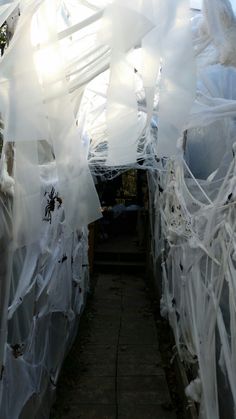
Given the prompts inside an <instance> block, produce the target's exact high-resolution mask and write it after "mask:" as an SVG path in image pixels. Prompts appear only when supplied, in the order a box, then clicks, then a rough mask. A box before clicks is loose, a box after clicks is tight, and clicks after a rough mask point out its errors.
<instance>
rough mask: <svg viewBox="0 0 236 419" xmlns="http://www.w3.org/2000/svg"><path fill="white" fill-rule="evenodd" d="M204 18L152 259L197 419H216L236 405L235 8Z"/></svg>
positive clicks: (156, 216) (163, 164)
mask: <svg viewBox="0 0 236 419" xmlns="http://www.w3.org/2000/svg"><path fill="white" fill-rule="evenodd" d="M204 10H205V12H204V13H203V15H199V16H195V17H194V18H193V20H192V28H193V42H194V49H195V58H196V68H197V91H196V99H195V102H194V104H193V106H192V109H191V112H190V116H189V119H188V123H187V125H186V128H187V131H186V132H185V134H184V136H183V140H182V141H179V146H180V147H179V153H178V154H177V155H176V157H175V158H174V159H169V160H166V159H162V160H161V161H160V163H159V171H158V172H156V173H152V172H150V173H151V174H150V197H151V203H152V211H151V222H152V230H153V247H152V254H153V258H154V265H155V266H157V264H158V263H161V266H162V293H163V294H162V300H161V311H162V314H163V315H164V316H167V317H168V319H169V321H170V324H171V326H172V328H173V331H174V335H175V340H176V348H177V350H178V353H179V354H180V357H181V359H182V360H183V362H184V364H185V365H187V366H188V367H190V368H191V367H192V368H191V369H192V373H193V381H192V382H191V383H190V385H189V386H188V387H187V389H186V394H187V395H188V396H189V397H190V398H192V400H194V401H196V402H198V403H199V404H200V407H199V418H201V419H212V418H216V419H219V418H226V417H230V418H234V417H235V407H236V397H235V396H236V394H235V388H236V387H235V384H236V383H235V377H236V370H235V356H236V346H235V314H236V305H235V295H236V294H235V227H236V223H235V179H236V178H235V175H236V172H235V168H236V166H235V164H236V162H235V148H236V129H235V128H236V126H235V117H236V100H235V99H236V97H235V85H236V71H235V54H234V48H235V42H234V36H235V31H236V20H235V17H234V14H233V11H232V8H231V6H230V2H228V1H223V0H222V1H216V2H208V1H205V4H204ZM183 149H184V152H183ZM158 261H159V262H158Z"/></svg>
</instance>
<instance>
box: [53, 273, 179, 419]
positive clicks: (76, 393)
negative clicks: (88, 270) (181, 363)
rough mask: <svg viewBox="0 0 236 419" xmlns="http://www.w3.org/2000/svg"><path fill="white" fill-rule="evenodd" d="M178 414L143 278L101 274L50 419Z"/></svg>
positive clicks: (170, 418) (148, 418) (163, 418)
mask: <svg viewBox="0 0 236 419" xmlns="http://www.w3.org/2000/svg"><path fill="white" fill-rule="evenodd" d="M59 418H60V419H61V418H63V419H176V415H175V412H174V410H173V407H172V404H171V400H170V396H169V391H168V387H167V383H166V378H165V373H164V370H163V367H162V365H161V356H160V352H159V348H158V337H157V330H156V325H155V320H154V315H153V312H152V305H151V301H150V299H149V297H148V293H147V289H146V285H145V282H144V280H143V279H142V277H139V276H137V275H135V276H134V275H126V274H114V275H112V274H99V276H98V280H97V283H96V287H95V290H94V295H93V297H92V298H91V300H90V302H89V304H88V308H87V309H86V312H85V315H84V316H83V320H82V322H81V325H80V328H79V335H78V337H77V342H75V344H74V346H73V348H72V351H71V352H70V354H69V357H68V359H67V361H66V363H65V366H64V368H63V372H62V376H61V379H60V380H59V385H58V390H57V402H56V405H55V406H54V409H53V412H52V415H51V419H59Z"/></svg>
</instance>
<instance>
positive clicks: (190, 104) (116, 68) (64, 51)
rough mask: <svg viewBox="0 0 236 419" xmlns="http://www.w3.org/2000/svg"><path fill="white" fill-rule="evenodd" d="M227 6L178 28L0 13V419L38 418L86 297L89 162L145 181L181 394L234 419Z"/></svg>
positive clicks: (150, 5)
mask: <svg viewBox="0 0 236 419" xmlns="http://www.w3.org/2000/svg"><path fill="white" fill-rule="evenodd" d="M231 5H232V3H230V2H229V1H228V0H214V1H208V0H205V1H204V2H203V13H202V14H201V15H196V16H194V17H193V19H192V21H191V24H190V15H189V6H192V7H195V6H194V5H192V4H189V2H188V1H187V0H179V1H177V0H176V1H173V0H171V1H166V0H158V1H152V0H143V1H142V0H140V1H137V2H133V1H131V0H128V1H127V0H126V1H123V0H114V1H109V0H91V1H82V0H37V1H35V0H21V1H16V2H6V1H0V19H2V20H1V22H3V21H4V20H6V19H7V18H8V17H9V16H10V15H11V13H12V12H13V11H14V10H16V7H19V9H20V17H19V20H18V23H17V25H16V30H15V33H14V36H13V38H12V40H11V42H10V45H9V47H8V48H7V50H6V52H5V54H4V56H3V57H2V59H1V61H0V112H1V117H2V119H3V122H4V131H3V134H4V144H3V153H2V157H1V166H0V179H1V191H2V195H1V213H0V217H1V218H0V219H1V224H0V227H1V229H0V232H1V251H2V255H3V258H2V260H3V263H2V265H1V271H0V274H1V277H0V280H1V281H0V287H1V294H0V313H1V320H0V331H1V338H0V365H2V364H3V367H4V368H1V371H0V401H1V407H0V416H1V417H4V419H17V418H19V417H21V418H22V419H24V418H26V417H27V418H28V417H36V418H37V417H38V418H40V419H41V418H44V417H45V418H47V417H48V412H49V406H50V403H51V395H52V392H53V391H52V389H54V387H55V383H56V381H57V377H58V372H59V370H60V366H61V363H62V360H63V356H64V354H65V351H66V349H67V348H68V346H69V344H70V342H71V339H72V336H73V334H74V331H75V329H76V316H77V314H79V313H80V311H81V308H82V306H83V303H84V298H85V295H86V289H87V283H88V278H87V274H88V272H87V230H86V227H85V226H86V224H87V223H89V222H90V221H92V220H95V219H96V218H97V217H99V214H100V212H99V202H98V198H97V195H96V192H95V188H94V185H93V180H92V177H91V174H90V171H89V168H88V161H89V162H90V164H96V165H98V166H100V167H101V170H104V168H105V170H106V169H107V170H109V168H110V167H114V168H117V167H118V168H119V167H122V168H124V167H128V166H129V167H131V166H132V167H134V166H135V165H136V162H137V160H139V159H144V160H145V161H144V167H148V168H149V169H150V173H151V175H150V176H151V177H150V196H151V200H152V202H153V203H154V205H153V207H154V211H153V214H152V215H153V217H152V231H153V257H154V261H156V260H157V259H158V257H159V256H160V255H162V256H163V263H162V267H163V298H162V312H163V314H165V315H167V316H168V317H169V320H170V323H171V325H172V327H173V329H174V333H175V338H176V346H177V349H178V351H179V353H180V355H181V357H182V359H183V360H184V361H185V362H187V363H190V364H191V363H193V364H196V365H197V368H198V369H199V372H198V376H197V377H194V380H193V382H192V383H191V385H190V386H189V387H188V389H187V394H189V395H191V396H192V398H193V399H194V400H195V401H199V402H200V414H199V417H200V418H201V419H213V418H214V419H219V418H223V417H234V416H235V405H236V393H235V389H236V383H235V377H236V371H235V356H236V342H235V295H236V290H235V284H234V277H235V272H234V270H235V237H234V236H235V214H234V212H235V211H234V200H235V160H234V159H235V152H236V150H235V145H234V144H235V116H236V106H235V103H236V100H235V99H236V98H235V85H236V82H235V80H236V73H235V65H236V61H235V39H236V19H235V16H234V14H233V9H232V7H231ZM1 22H0V23H1ZM191 25H192V26H191ZM13 26H14V25H13ZM191 29H192V32H191ZM11 148H12V149H13V150H14V156H13V155H11V156H10V158H8V156H7V150H9V149H11ZM183 149H184V150H185V154H184V156H183ZM9 160H10V161H9ZM10 163H11V164H10ZM13 163H14V164H13ZM11 166H13V167H12V170H10V169H9V168H10V167H11ZM98 170H99V169H98ZM222 377H224V380H225V381H223V378H222ZM19 383H21V386H19Z"/></svg>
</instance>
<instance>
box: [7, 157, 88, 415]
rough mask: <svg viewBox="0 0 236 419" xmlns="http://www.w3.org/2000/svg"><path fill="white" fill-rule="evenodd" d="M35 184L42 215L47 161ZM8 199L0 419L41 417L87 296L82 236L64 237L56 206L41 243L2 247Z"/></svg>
mask: <svg viewBox="0 0 236 419" xmlns="http://www.w3.org/2000/svg"><path fill="white" fill-rule="evenodd" d="M40 179H41V185H42V191H41V206H40V208H41V213H42V214H44V212H45V206H46V205H48V201H47V196H48V195H46V196H45V192H44V191H45V190H46V191H48V192H47V193H51V192H52V190H53V188H55V190H57V187H58V186H57V185H58V182H57V179H56V177H55V166H54V163H51V164H49V165H46V166H41V167H40ZM10 201H11V200H9V199H7V198H5V199H4V198H1V226H2V227H3V228H2V230H1V240H0V242H1V260H2V262H1V272H0V284H1V297H4V295H5V297H6V294H7V291H6V289H4V288H5V287H6V285H8V287H9V286H10V290H9V291H10V295H9V303H8V307H6V300H5V302H4V301H1V303H2V304H1V313H2V314H1V343H2V338H3V337H4V336H5V338H7V343H6V344H5V345H4V348H5V353H4V354H3V356H4V357H3V360H4V369H3V370H2V379H1V380H0V395H1V404H0V417H1V418H9V419H10V418H11V419H18V418H19V417H22V418H24V417H25V418H27V417H32V418H33V417H34V418H48V416H49V410H50V406H51V402H52V397H53V394H54V391H55V385H56V381H57V378H58V374H59V371H60V368H61V365H62V361H63V359H64V356H65V353H66V351H67V350H68V347H69V346H70V344H71V342H72V339H73V337H74V335H75V333H76V330H77V326H78V316H79V314H80V313H81V310H82V308H83V306H84V303H85V298H86V294H87V291H88V286H89V282H88V278H89V277H88V255H87V252H88V241H87V239H88V232H87V228H86V227H83V228H81V229H80V230H77V232H75V233H73V234H71V235H70V236H69V237H68V235H67V234H65V226H64V221H63V219H64V215H63V209H62V208H58V209H57V210H55V213H54V214H53V215H52V221H51V223H45V224H43V227H42V230H41V236H40V240H37V241H35V243H33V244H31V245H28V246H26V247H22V248H18V249H16V250H13V249H9V244H8V241H9V240H10V234H11V232H10V231H9V228H10V227H11V226H10V222H11V219H12V213H11V207H12V204H11V202H10ZM9 264H10V267H9ZM7 265H8V266H7ZM9 270H10V272H9ZM6 280H8V283H7V284H5V287H4V281H6ZM4 309H5V310H4ZM6 309H7V311H6ZM5 314H7V318H6V319H5V318H4V315H5ZM4 320H6V321H5V322H4ZM6 328H7V330H6Z"/></svg>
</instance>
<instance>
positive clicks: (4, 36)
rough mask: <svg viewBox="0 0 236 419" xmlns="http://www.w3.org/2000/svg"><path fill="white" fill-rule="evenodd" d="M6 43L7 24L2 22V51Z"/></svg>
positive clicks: (0, 37)
mask: <svg viewBox="0 0 236 419" xmlns="http://www.w3.org/2000/svg"><path fill="white" fill-rule="evenodd" d="M6 43H7V24H6V23H4V25H2V26H1V28H0V49H1V52H2V53H3V51H4V48H5V46H6Z"/></svg>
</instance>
